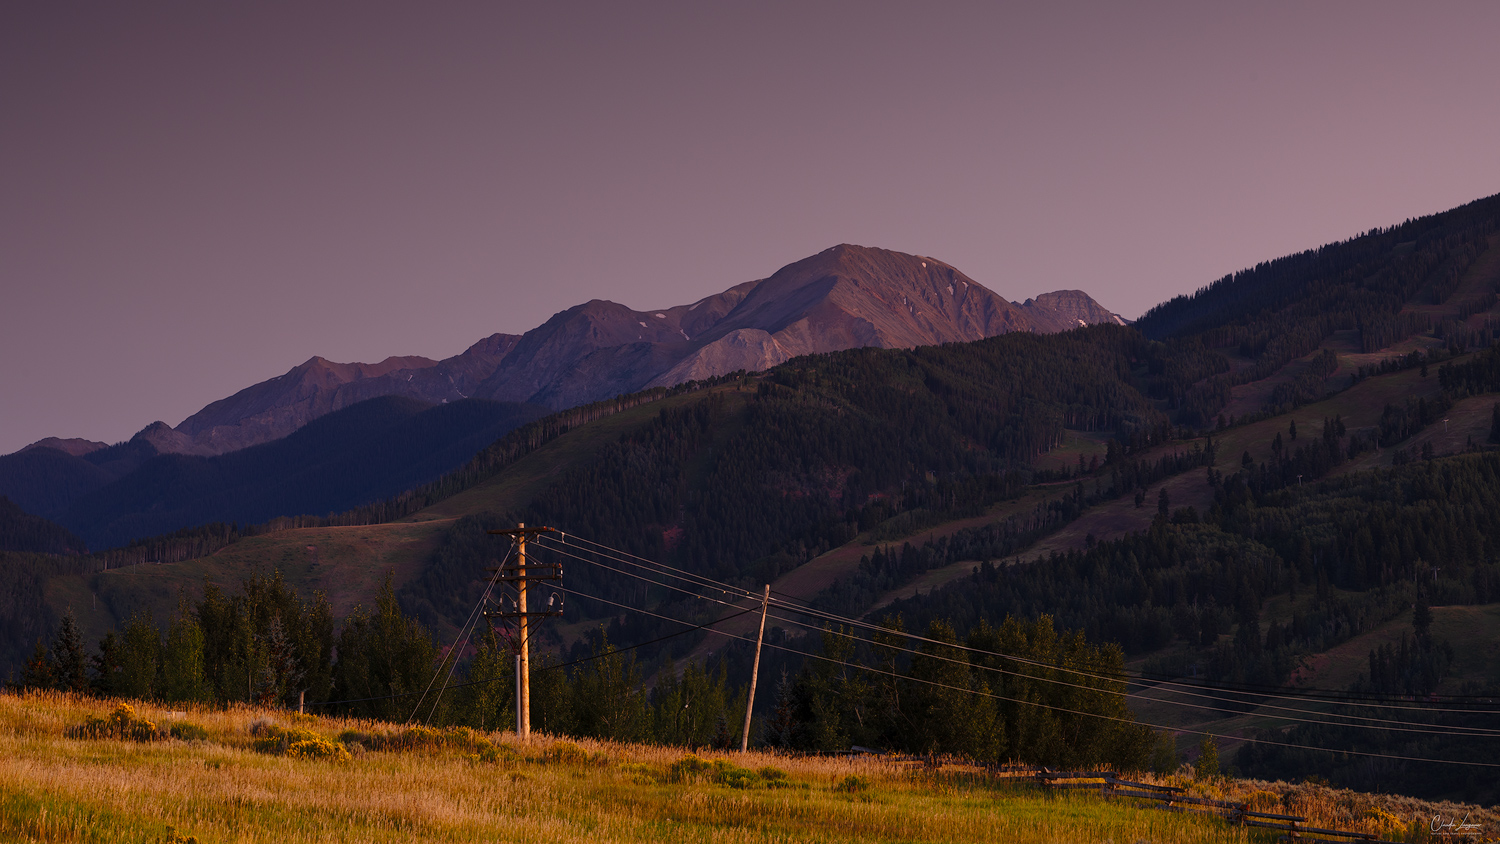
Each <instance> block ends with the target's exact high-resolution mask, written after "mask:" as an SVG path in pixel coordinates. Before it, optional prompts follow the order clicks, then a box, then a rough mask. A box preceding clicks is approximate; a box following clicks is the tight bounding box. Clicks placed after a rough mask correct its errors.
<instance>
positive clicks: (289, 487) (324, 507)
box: [0, 396, 546, 548]
mask: <svg viewBox="0 0 1500 844" xmlns="http://www.w3.org/2000/svg"><path fill="white" fill-rule="evenodd" d="M545 413H546V411H545V410H544V409H542V408H538V407H535V406H531V405H522V404H513V403H504V402H491V401H484V400H480V399H465V400H460V401H457V402H450V403H448V404H439V405H433V404H429V403H426V402H421V401H418V400H416V399H411V398H405V397H399V396H382V397H379V398H375V399H369V400H366V401H364V402H360V403H358V404H355V405H352V406H350V407H347V408H344V409H342V410H338V411H335V412H333V413H330V414H328V415H326V416H323V417H321V418H319V419H317V420H315V421H313V422H312V423H309V424H308V425H306V426H304V427H302V428H301V429H299V430H298V431H296V432H295V433H293V434H291V435H290V436H287V437H284V438H282V439H279V440H275V441H273V442H270V443H265V444H262V445H258V446H253V447H251V448H247V449H241V450H239V451H235V452H231V453H229V454H224V455H216V456H208V457H205V456H199V455H187V454H173V453H170V452H168V453H162V452H160V451H158V450H157V449H156V448H155V446H154V445H153V444H152V442H151V440H150V436H149V434H150V429H148V431H147V432H144V433H143V434H141V435H137V437H136V438H135V439H133V440H131V441H130V442H128V443H123V444H121V445H118V446H112V447H110V448H107V449H99V450H96V451H93V452H90V453H88V454H86V455H84V456H83V457H74V456H72V455H69V454H66V453H64V452H61V451H57V450H55V449H46V448H36V449H28V450H26V451H22V452H19V453H18V454H14V455H8V456H6V457H4V458H0V463H3V468H4V469H5V475H4V477H5V478H6V480H7V486H8V488H7V489H6V490H3V492H5V493H6V494H9V495H12V497H15V498H17V499H18V503H21V506H23V507H26V508H27V509H28V510H32V512H37V513H40V514H42V515H45V516H48V517H49V518H52V519H54V520H56V521H57V522H58V523H59V524H62V525H64V526H66V527H67V528H69V529H71V530H73V531H74V532H76V533H77V534H78V535H80V536H82V537H84V539H85V540H87V542H88V543H89V544H90V545H91V546H93V547H95V548H108V547H112V546H115V545H120V544H123V543H125V542H127V541H129V540H132V539H136V538H139V537H143V536H151V535H155V534H161V533H167V532H170V531H174V530H177V529H179V528H183V527H188V526H192V525H198V524H203V523H207V522H218V521H222V522H241V523H248V522H263V521H266V520H268V519H271V518H274V517H277V516H285V515H298V514H304V513H311V514H326V513H330V512H335V511H340V510H346V509H348V508H350V507H354V506H358V505H360V504H363V503H366V502H369V501H373V500H378V499H380V498H384V497H388V496H392V495H395V494H397V493H399V492H401V491H403V490H405V489H407V488H410V487H412V486H416V485H418V484H421V483H424V482H426V481H429V480H431V479H433V478H435V477H437V476H438V475H441V474H442V473H443V472H446V471H449V470H451V469H453V468H455V467H456V466H458V465H460V464H462V463H463V462H464V461H466V460H468V459H469V458H470V457H471V456H473V454H474V452H476V451H478V450H479V449H480V448H482V447H484V446H485V445H486V444H487V443H490V442H492V441H493V440H495V439H496V438H497V437H500V436H502V435H504V434H505V433H506V432H508V431H510V430H511V429H513V428H515V427H516V426H518V425H521V424H524V423H526V422H529V421H531V420H532V419H535V418H537V417H538V416H541V415H543V414H545ZM23 481H25V482H29V483H22V482H23ZM59 481H61V482H59Z"/></svg>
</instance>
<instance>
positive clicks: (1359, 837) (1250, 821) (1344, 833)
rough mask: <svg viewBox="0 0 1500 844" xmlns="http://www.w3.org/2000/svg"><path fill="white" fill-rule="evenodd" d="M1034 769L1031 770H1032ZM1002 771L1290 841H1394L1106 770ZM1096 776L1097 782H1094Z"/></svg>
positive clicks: (1297, 843) (1308, 843)
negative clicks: (1147, 803)
mask: <svg viewBox="0 0 1500 844" xmlns="http://www.w3.org/2000/svg"><path fill="white" fill-rule="evenodd" d="M1033 771H1034V772H1033ZM996 773H999V774H1002V775H1015V774H1023V775H1025V774H1029V775H1030V776H1032V777H1035V778H1036V780H1037V782H1039V783H1041V784H1042V785H1044V786H1046V787H1048V788H1051V789H1057V790H1060V791H1062V790H1075V789H1090V790H1094V791H1098V792H1099V793H1100V794H1101V795H1103V796H1105V797H1133V798H1135V799H1138V800H1151V801H1154V802H1156V803H1158V804H1160V805H1158V806H1157V808H1159V809H1165V810H1167V811H1171V812H1195V813H1198V814H1204V815H1213V816H1216V817H1221V818H1224V819H1225V820H1228V821H1230V822H1232V823H1237V824H1242V825H1244V826H1253V827H1258V828H1260V829H1270V830H1276V831H1278V832H1281V833H1282V836H1281V839H1282V840H1283V841H1287V842H1293V844H1351V842H1359V844H1395V842H1390V841H1383V840H1381V839H1380V837H1379V836H1376V835H1373V834H1371V833H1368V832H1354V831H1352V830H1343V829H1321V828H1319V827H1311V826H1306V824H1307V818H1302V817H1297V816H1296V815H1279V814H1275V813H1272V812H1257V811H1254V810H1253V809H1251V808H1250V806H1249V804H1246V803H1234V802H1232V801H1228V800H1210V799H1208V798H1206V797H1189V796H1187V795H1186V794H1184V793H1183V791H1184V789H1182V788H1177V787H1175V786H1168V785H1153V784H1151V783H1143V782H1132V781H1130V780H1122V779H1119V778H1117V777H1116V776H1115V775H1114V774H1113V773H1111V772H1109V771H1048V770H1046V769H1041V770H1035V769H1031V770H1027V769H998V770H997V771H996ZM1094 780H1097V782H1094ZM1314 836H1325V837H1314Z"/></svg>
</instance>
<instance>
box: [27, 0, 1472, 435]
mask: <svg viewBox="0 0 1500 844" xmlns="http://www.w3.org/2000/svg"><path fill="white" fill-rule="evenodd" d="M1239 5H1243V6H1254V7H1255V8H1254V9H1253V10H1250V11H1244V10H1241V9H1239V8H1235V7H1234V4H1223V3H1199V2H1188V3H1178V4H1143V3H1131V4H1122V3H1114V2H1097V3H1085V4H1064V3H1034V4H1024V5H1023V4H1004V5H1001V4H996V3H993V2H987V3H974V4H946V5H941V6H939V7H937V8H936V9H934V8H933V7H932V4H919V3H900V4H896V3H871V2H859V3H849V4H818V3H808V2H796V3H787V4H784V5H778V4H771V3H755V4H749V3H746V4H734V5H731V4H717V3H684V4H681V5H664V4H650V5H649V6H648V5H645V4H640V5H636V4H621V3H598V4H588V5H583V4H568V3H555V4H550V3H537V4H530V5H527V6H524V7H523V6H522V5H521V4H513V3H494V2H477V3H472V4H460V3H438V4H424V3H404V4H381V3H374V2H362V3H350V4H347V5H342V6H338V5H335V4H332V3H287V4H284V5H279V4H274V3H270V2H256V3H190V2H184V3H181V4H171V5H167V4H161V5H153V4H150V3H146V2H138V3H136V2H133V3H90V4H85V3H68V2H57V3H50V2H48V3H7V4H4V5H3V10H0V285H3V287H0V292H3V306H0V453H5V452H9V451H13V450H15V449H16V448H19V447H20V446H22V445H25V444H26V443H28V442H31V441H34V440H36V439H39V438H41V437H44V436H65V437H67V436H80V437H87V438H89V439H96V440H105V441H116V440H120V439H125V438H128V437H129V436H130V435H131V434H132V433H134V432H135V431H137V430H139V429H140V428H142V427H144V426H145V425H146V424H148V423H150V422H151V421H153V420H156V419H161V420H164V421H166V422H168V423H170V424H174V425H175V424H177V423H178V422H180V421H181V420H182V419H183V418H185V417H186V416H188V415H190V414H191V413H193V412H194V411H196V410H198V409H199V408H200V407H202V406H203V405H204V404H207V403H208V402H210V401H213V400H215V399H218V398H222V397H224V396H226V395H229V394H230V393H233V392H234V391H236V390H239V389H240V388H242V387H245V386H248V385H249V384H251V383H254V382H256V381H260V380H263V379H266V378H269V377H272V376H275V375H279V374H281V373H283V372H285V371H286V370H287V369H289V368H290V367H292V366H294V365H296V364H298V363H300V362H302V361H303V360H306V359H307V358H309V357H311V356H312V355H323V356H324V357H327V358H330V359H333V360H338V361H351V360H365V361H373V360H379V359H381V358H384V357H385V356H387V355H391V354H420V355H427V356H429V357H434V358H437V357H444V356H447V355H451V354H454V353H457V352H459V351H461V350H462V349H463V348H465V347H466V346H468V345H469V344H470V343H472V342H473V341H475V340H477V339H479V338H480V337H482V336H485V335H487V334H490V333H492V332H495V331H507V332H516V333H519V332H522V331H525V330H526V329H528V328H531V327H534V326H536V325H537V324H539V323H541V322H542V321H543V320H545V319H546V318H547V317H548V316H550V315H551V314H552V313H554V312H556V311H558V310H561V309H563V308H566V307H568V306H571V305H574V304H578V303H580V302H583V301H585V300H588V299H590V298H594V297H599V298H608V299H613V300H615V301H619V302H623V303H625V304H627V305H630V306H632V307H635V308H654V307H660V306H665V305H672V304H679V303H687V302H691V301H693V300H695V299H697V298H699V297H701V296H704V295H706V294H709V293H713V292H717V291H719V290H722V289H723V288H725V287H728V286H730V285H732V284H736V283H738V282H741V281H746V280H749V279H754V278H762V277H764V276H766V275H769V274H770V273H771V272H773V271H775V270H776V269H777V268H778V267H780V266H782V265H784V264H787V263H790V262H792V261H794V260H797V259H799V258H802V257H805V256H807V255H810V254H812V253H815V252H817V251H819V250H821V249H823V248H825V247H827V246H830V245H833V244H836V243H840V242H852V243H860V244H865V245H870V246H882V247H886V248H890V249H898V250H901V251H904V252H914V253H920V254H925V255H932V256H935V257H938V258H941V259H942V260H945V261H948V262H950V263H952V264H954V265H955V266H957V267H959V268H960V269H961V270H963V271H964V272H966V273H967V274H969V275H970V276H972V277H974V278H975V279H977V280H979V281H980V282H982V283H984V284H986V285H987V286H989V287H991V288H993V289H994V290H996V291H998V292H999V293H1000V294H1002V295H1004V296H1006V297H1007V298H1011V299H1024V298H1026V297H1027V296H1031V295H1035V294H1037V293H1040V292H1044V291H1048V290H1054V289H1059V288H1082V289H1084V290H1087V291H1089V292H1090V293H1091V294H1093V295H1094V297H1095V298H1097V299H1098V300H1099V301H1101V302H1102V303H1103V304H1105V305H1106V306H1108V307H1110V308H1113V309H1115V310H1117V311H1120V312H1122V313H1124V314H1125V315H1127V316H1131V317H1134V316H1137V315H1139V314H1140V313H1141V312H1142V311H1143V310H1145V309H1146V308H1148V307H1150V306H1151V305H1152V304H1155V303H1156V302H1158V301H1160V300H1162V299H1165V298H1167V297H1169V296H1171V295H1173V294H1176V293H1181V292H1187V291H1191V290H1193V289H1195V288H1197V287H1199V286H1201V285H1203V284H1205V283H1207V282H1209V281H1211V280H1213V279H1214V278H1217V277H1219V276H1221V275H1223V274H1224V273H1226V272H1230V271H1233V270H1235V269H1239V268H1241V267H1244V266H1246V265H1249V264H1253V263H1255V262H1257V261H1260V260H1263V259H1268V258H1273V257H1276V256H1278V255H1282V254H1286V253H1288V252H1293V251H1297V250H1300V249H1303V248H1307V247H1312V246H1316V245H1318V244H1321V243H1324V242H1327V241H1331V240H1337V239H1341V238H1344V237H1347V236H1350V235H1353V234H1355V233H1357V232H1360V231H1363V230H1366V229H1369V228H1371V227H1373V226H1379V225H1388V224H1392V223H1396V222H1400V221H1401V220H1403V219H1406V218H1408V217H1413V216H1418V215H1422V214H1427V213H1431V212H1435V211H1441V210H1444V209H1447V208H1450V207H1452V206H1455V205H1459V204H1462V203H1464V202H1467V201H1469V200H1472V199H1476V198H1479V197H1481V196H1487V195H1490V194H1493V193H1496V192H1500V153H1497V150H1500V86H1497V80H1500V50H1497V49H1496V47H1495V37H1496V33H1500V4H1496V3H1493V2H1477V3H1471V4H1431V3H1422V4H1382V3H1372V2H1353V3H1336V2H1320V3H1291V4H1285V5H1279V6H1273V5H1272V4H1266V3H1260V4H1239ZM381 6H385V7H386V8H384V9H381V8H378V7H381ZM627 6H628V7H629V8H627Z"/></svg>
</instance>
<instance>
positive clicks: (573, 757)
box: [542, 741, 589, 765]
mask: <svg viewBox="0 0 1500 844" xmlns="http://www.w3.org/2000/svg"><path fill="white" fill-rule="evenodd" d="M542 759H543V760H544V761H547V762H556V763H559V764H562V765H581V764H583V763H585V762H587V761H589V755H588V753H587V752H586V751H585V750H584V749H583V748H581V747H579V746H578V745H576V744H574V743H573V742H571V741H559V742H553V744H552V746H551V747H549V748H547V749H546V750H545V751H543V752H542Z"/></svg>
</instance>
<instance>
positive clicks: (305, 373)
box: [153, 334, 520, 455]
mask: <svg viewBox="0 0 1500 844" xmlns="http://www.w3.org/2000/svg"><path fill="white" fill-rule="evenodd" d="M518 339H520V338H518V337H516V336H515V335H511V334H493V335H491V336H489V337H486V338H484V339H483V340H480V341H479V342H478V343H475V344H474V345H472V346H470V347H469V348H468V349H466V350H464V352H462V353H461V354H458V355H454V356H453V357H451V358H447V359H445V360H442V361H434V360H430V359H428V358H423V357H388V358H386V359H385V360H383V361H381V362H380V363H375V364H366V363H334V362H332V361H329V360H325V359H324V358H321V357H314V358H311V359H310V360H308V361H307V362H306V363H303V364H302V365H300V366H296V367H293V368H292V370H291V371H290V372H288V373H287V374H285V375H282V376H280V377H278V378H272V379H271V380H269V381H262V382H261V383H259V384H255V385H253V386H250V387H246V388H245V389H243V390H241V391H239V392H238V393H235V394H234V395H232V396H230V397H228V398H226V399H220V400H219V401H216V402H214V403H213V404H210V405H208V406H207V407H205V408H203V409H202V410H200V411H198V412H197V413H195V414H193V415H192V416H189V417H188V418H187V419H185V420H183V422H182V424H180V425H178V426H177V427H176V428H175V429H173V430H174V432H175V433H176V434H177V435H180V436H177V437H172V436H171V435H169V434H166V432H159V434H158V435H157V436H156V437H155V439H154V440H153V441H155V442H157V444H158V447H159V448H160V449H161V450H162V451H163V452H175V453H181V454H205V455H206V454H223V453H225V452H230V451H235V450H238V449H241V448H245V447H248V446H251V445H257V444H259V443H263V442H269V441H271V440H275V439H279V438H281V437H284V436H286V435H288V434H290V433H292V432H293V431H295V430H297V429H298V428H301V427H302V426H303V425H306V424H307V423H309V422H311V421H312V420H314V419H317V418H318V417H320V416H323V415H325V414H328V413H332V412H333V411H335V410H339V409H341V408H345V407H349V406H351V405H354V404H357V403H359V402H362V401H365V400H367V399H372V398H376V397H378V396H402V397H405V398H411V399H416V400H418V401H423V402H427V403H429V404H440V403H442V402H447V401H458V400H460V399H465V398H468V397H470V396H471V395H473V393H474V388H475V387H476V386H477V385H478V384H479V382H480V381H482V380H483V379H484V378H485V377H486V376H487V375H489V374H490V373H491V372H492V371H494V368H495V366H496V365H497V364H498V363H499V362H500V360H501V359H503V358H504V357H505V355H506V354H507V353H508V352H509V351H510V350H511V348H512V347H514V346H515V343H516V341H517V340H518Z"/></svg>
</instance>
